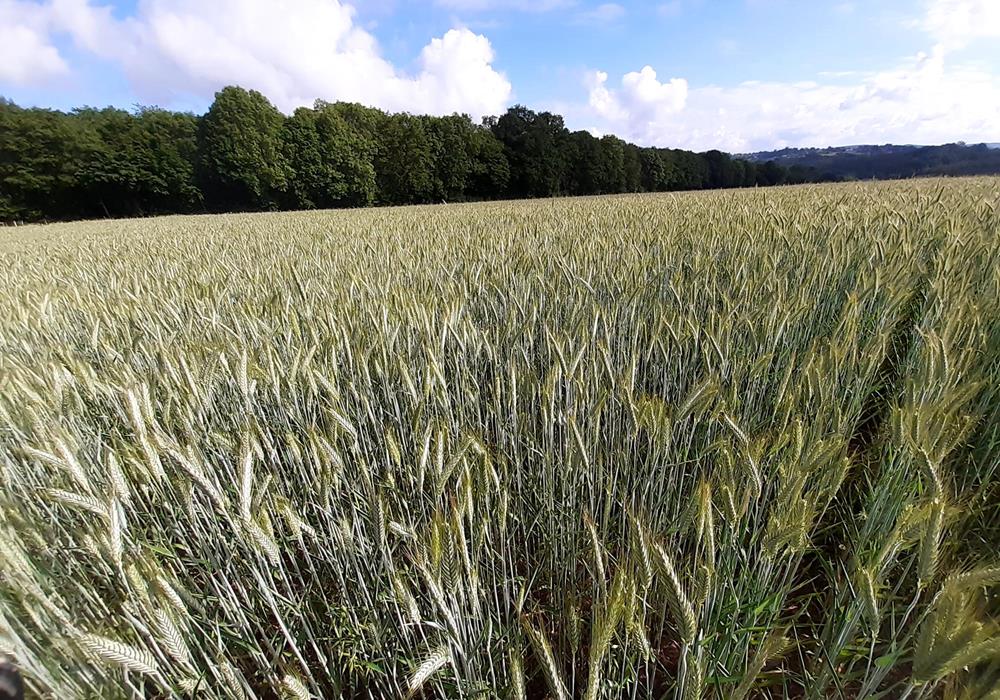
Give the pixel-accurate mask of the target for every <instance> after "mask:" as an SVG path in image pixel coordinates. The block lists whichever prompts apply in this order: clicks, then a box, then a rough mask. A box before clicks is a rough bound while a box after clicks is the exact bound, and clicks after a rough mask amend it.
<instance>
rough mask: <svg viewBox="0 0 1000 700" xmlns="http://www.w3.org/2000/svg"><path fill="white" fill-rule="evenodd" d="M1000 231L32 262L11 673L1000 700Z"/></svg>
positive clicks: (151, 685) (882, 205)
mask: <svg viewBox="0 0 1000 700" xmlns="http://www.w3.org/2000/svg"><path fill="white" fill-rule="evenodd" d="M998 192H1000V181H998V180H996V179H969V180H952V181H921V182H909V183H894V184H884V185H875V184H870V183H868V184H855V185H838V186H826V187H801V188H790V189H783V190H768V191H765V190H744V191H737V192H723V193H706V194H692V195H649V196H621V197H612V198H594V199H576V200H551V201H537V202H510V203H490V204H477V205H449V206H440V207H413V208H405V209H376V210H359V211H340V212H317V213H295V214H254V215H227V216H213V217H167V218H160V219H150V220H134V221H100V222H97V221H95V222H89V223H77V224H66V225H53V226H47V227H19V228H16V229H14V228H9V229H0V652H2V653H6V654H9V655H11V656H12V657H13V658H14V660H15V661H16V662H17V664H18V665H19V666H20V667H21V669H22V671H23V673H24V674H25V677H26V680H27V682H28V684H29V687H30V688H31V689H33V690H34V691H35V692H36V693H38V694H42V695H47V696H51V697H56V698H74V697H116V696H124V697H167V696H170V695H177V696H181V697H199V698H253V697H257V698H273V697H290V698H309V697H323V698H327V697H337V696H338V694H342V695H344V696H347V697H378V698H381V697H387V698H399V697H407V696H410V697H412V696H418V697H463V698H493V697H509V698H540V697H544V696H546V695H547V696H549V697H553V698H557V699H558V700H562V699H564V698H577V697H580V698H618V697H628V698H646V697H656V698H660V697H664V696H666V697H668V698H669V697H677V698H686V699H690V698H748V697H784V696H789V695H792V696H797V697H802V696H805V697H810V698H827V697H841V696H843V697H851V698H854V697H858V698H862V697H901V696H904V695H909V696H910V697H912V698H917V697H931V696H935V697H936V696H939V695H941V694H942V693H945V694H947V695H948V696H950V697H964V698H969V699H970V700H971V699H972V698H980V697H987V696H988V694H989V693H990V692H992V693H994V695H993V696H989V697H997V695H996V694H997V693H1000V635H998V632H997V620H998V619H1000V605H998V601H997V598H996V597H995V595H994V594H995V593H996V591H997V590H998V588H997V587H996V586H995V585H996V584H998V583H1000V556H998V554H997V552H998V550H1000V497H998V495H1000V489H998V486H997V480H996V469H997V467H998V465H1000V434H998V431H1000V394H998V391H1000V364H998V359H1000V194H998Z"/></svg>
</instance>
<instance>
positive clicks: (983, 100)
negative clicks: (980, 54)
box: [568, 0, 1000, 152]
mask: <svg viewBox="0 0 1000 700" xmlns="http://www.w3.org/2000/svg"><path fill="white" fill-rule="evenodd" d="M911 27H912V28H918V29H920V30H922V31H923V32H925V33H926V34H927V36H928V38H929V39H930V41H931V43H932V47H931V48H930V49H929V50H927V51H925V52H921V53H919V54H917V55H916V56H912V57H909V58H906V59H902V60H900V61H899V62H898V63H897V65H895V66H890V67H887V68H884V69H882V70H875V71H870V72H865V73H857V72H848V73H837V72H835V71H834V72H825V73H821V74H818V75H817V76H816V78H817V79H816V80H807V81H800V82H777V81H757V80H750V81H745V82H742V83H739V84H736V85H728V86H718V85H701V86H690V87H689V86H688V83H687V82H686V81H685V80H684V79H682V78H673V79H671V80H669V81H667V82H661V81H660V80H659V79H658V78H657V74H656V71H655V70H654V69H653V68H652V67H650V66H646V67H644V68H643V69H642V70H640V71H638V72H632V73H627V74H625V75H624V76H623V77H622V78H621V84H620V86H616V87H609V79H608V75H607V73H605V72H602V71H595V72H592V73H590V74H588V75H587V76H586V79H585V87H586V89H587V97H588V100H587V105H586V106H585V107H582V106H581V107H579V108H577V109H576V110H574V111H570V114H569V115H568V116H569V118H570V121H571V122H573V123H576V124H579V125H582V126H585V127H587V128H590V129H592V130H594V131H595V132H600V133H606V132H613V133H618V134H619V135H621V136H623V137H625V138H628V139H631V140H633V141H635V142H637V143H641V144H644V145H656V146H672V147H683V148H691V149H695V150H707V149H711V148H719V149H722V150H728V151H731V152H746V151H755V150H765V149H770V148H776V147H782V146H821V145H837V144H853V143H887V142H893V143H928V144H930V143H944V142H949V141H957V140H964V141H969V142H980V141H1000V121H998V120H997V115H998V114H1000V75H998V74H997V72H996V71H995V70H991V69H990V68H989V67H984V66H982V65H981V64H975V63H963V62H962V60H961V50H962V49H963V48H964V47H966V46H968V45H970V44H972V43H974V42H975V41H977V40H980V39H989V38H994V37H1000V0H926V1H925V4H924V14H923V17H922V18H921V19H920V20H919V21H918V22H916V23H913V24H912V25H911Z"/></svg>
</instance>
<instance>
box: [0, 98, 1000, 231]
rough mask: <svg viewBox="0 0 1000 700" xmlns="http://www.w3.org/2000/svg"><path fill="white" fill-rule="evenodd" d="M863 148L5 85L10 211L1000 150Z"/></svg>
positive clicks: (0, 153) (618, 186) (5, 215)
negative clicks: (152, 105) (706, 143)
mask: <svg viewBox="0 0 1000 700" xmlns="http://www.w3.org/2000/svg"><path fill="white" fill-rule="evenodd" d="M868 150H869V151H871V152H870V153H868V152H866V153H864V154H860V155H855V154H852V153H849V154H835V155H836V157H837V158H838V160H837V164H835V165H834V166H832V167H831V168H829V169H826V170H823V171H821V170H820V169H818V168H817V167H816V166H814V165H812V164H811V163H812V162H813V161H811V160H809V159H810V158H812V155H813V154H812V151H810V150H808V149H798V150H794V149H793V150H789V151H787V153H786V152H784V151H783V152H779V154H778V155H779V156H780V157H782V158H787V159H790V162H791V167H790V168H786V167H783V166H782V165H780V164H779V163H778V162H775V161H772V162H766V163H754V162H750V161H746V160H740V159H736V158H733V157H732V156H729V155H728V154H725V153H722V152H721V151H708V152H706V153H703V154H696V153H691V152H690V151H683V150H676V149H665V148H639V147H637V146H634V145H632V144H629V143H626V142H625V141H622V140H621V139H619V138H617V137H614V136H604V137H601V138H596V137H594V136H593V135H591V134H590V133H588V132H586V131H577V132H573V133H570V132H569V131H568V130H567V129H566V127H565V124H564V123H563V119H562V117H560V116H559V115H557V114H551V113H549V112H534V111H532V110H530V109H527V108H526V107H523V106H520V105H516V106H514V107H511V108H510V109H508V110H507V111H506V112H505V113H504V114H502V115H500V116H499V117H488V118H485V119H484V120H483V122H482V124H481V125H476V124H474V123H473V122H472V121H471V120H470V119H469V117H468V116H465V115H451V116H444V117H429V116H413V115H409V114H395V115H390V114H386V113H385V112H383V111H381V110H378V109H374V108H371V107H365V106H363V105H359V104H355V103H345V102H337V103H327V102H323V101H317V102H316V103H315V104H314V106H313V107H312V108H300V109H298V110H296V111H295V112H294V113H293V114H292V115H290V116H288V117H285V116H283V115H282V114H281V113H280V112H279V111H278V110H277V109H275V107H274V106H273V105H271V104H270V103H269V102H268V101H267V99H266V98H265V97H264V96H263V95H261V94H260V93H258V92H254V91H252V90H251V91H248V90H244V89H242V88H238V87H227V88H224V89H223V90H221V91H220V92H218V93H217V94H216V97H215V101H214V102H213V103H212V106H211V108H210V109H209V111H208V113H207V114H206V115H205V116H203V117H196V116H195V115H192V114H180V113H174V112H168V111H164V110H160V109H145V108H143V109H139V110H137V111H135V112H127V111H123V110H120V109H112V108H108V109H100V110H98V109H80V110H76V111H73V112H70V113H64V112H58V111H53V110H45V109H22V108H20V107H17V106H16V105H14V104H13V103H11V102H9V101H5V100H3V99H2V98H0V220H3V221H11V220H14V221H18V220H37V219H44V218H56V219H58V218H74V217H94V216H128V215H145V214H153V213H163V212H189V211H196V210H201V209H203V208H207V209H210V210H215V211H238V210H255V209H273V208H279V207H285V208H292V209H307V208H314V207H343V206H366V205H369V204H372V203H374V202H379V203H384V204H409V203H418V202H432V201H462V200H467V199H495V198H499V197H548V196H553V195H560V194H570V195H577V194H579V195H589V194H601V193H613V192H636V191H650V192H658V191H666V190H685V189H701V188H705V187H739V186H744V187H746V186H754V185H775V184H782V183H786V182H787V183H798V182H813V181H817V180H821V179H837V178H839V177H842V176H841V175H839V174H837V173H838V172H842V171H846V172H849V173H852V174H850V175H847V176H848V177H851V176H853V173H854V172H864V173H866V174H869V176H882V175H883V174H884V173H892V174H895V176H897V177H898V176H900V175H899V173H900V172H901V171H902V172H904V173H908V174H915V173H920V172H929V173H930V172H933V173H950V172H953V171H954V169H955V168H964V169H966V170H968V171H969V172H975V173H985V172H997V171H1000V151H994V150H991V149H988V148H986V147H985V146H983V147H978V148H977V147H968V146H965V145H962V144H952V145H949V146H941V147H933V148H917V147H877V148H873V149H868ZM846 158H853V159H855V160H854V161H852V162H857V163H862V164H863V167H854V166H852V165H851V164H849V163H848V164H845V163H846V162H847V161H845V160H844V159H846ZM797 159H799V160H797ZM876 159H879V160H877V161H876ZM850 168H853V169H852V170H848V169H850ZM870 173H874V174H870Z"/></svg>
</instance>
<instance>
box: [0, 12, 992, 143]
mask: <svg viewBox="0 0 1000 700" xmlns="http://www.w3.org/2000/svg"><path fill="white" fill-rule="evenodd" d="M230 83H237V84H242V85H245V86H246V87H253V88H257V89H259V90H261V91H262V92H264V93H265V94H266V95H268V97H270V98H271V99H272V101H274V102H275V104H276V105H278V107H279V108H281V109H282V110H284V111H291V110H292V109H294V108H295V107H296V106H298V105H302V104H309V103H311V102H312V100H313V99H315V98H323V99H326V100H337V99H348V100H356V101H360V102H364V103H366V104H372V105H375V106H379V107H383V108H386V109H390V110H407V111H413V112H431V113H449V112H452V111H463V112H468V113H470V114H472V115H473V116H475V117H476V118H478V117H480V116H482V115H483V114H490V113H497V112H499V111H502V110H503V109H504V108H506V107H507V106H508V105H510V104H513V103H515V102H520V103H523V104H526V105H528V106H529V107H532V108H535V109H550V110H553V111H557V112H559V113H561V114H563V115H564V116H565V117H566V120H567V124H568V125H569V126H570V127H571V128H575V129H589V130H591V131H593V132H595V133H616V134H619V135H621V136H623V137H625V138H628V139H629V140H632V141H635V142H638V143H641V144H650V145H661V146H678V147H686V148H695V149H698V150H702V149H707V148H713V147H718V148H722V149H724V150H729V151H734V152H742V151H749V150H760V149H765V148H775V147H782V146H788V145H792V146H804V145H807V146H822V145H834V144H844V143H859V142H878V143H884V142H907V143H939V142H945V141H954V140H966V141H1000V118H998V116H997V115H1000V0H879V1H878V2H872V1H869V2H863V1H862V0H856V1H850V0H808V1H807V0H660V1H658V2H657V1H654V2H627V1H625V0H621V1H620V2H617V3H613V2H603V3H602V2H592V1H590V0H428V1H427V2H413V1H410V2H404V1H403V0H369V1H368V2H360V1H359V2H356V3H354V4H351V3H348V2H344V1H342V0H284V1H283V2H272V1H270V0H213V1H212V2H210V3H209V2H206V1H203V0H110V1H108V0H105V1H104V2H100V1H99V0H0V95H4V96H6V97H8V98H11V99H13V100H15V101H16V102H18V103H20V104H30V105H39V106H50V107H56V108H60V109H68V108H71V107H74V106H78V105H83V104H88V105H105V104H114V105H118V106H123V107H128V106H131V105H133V104H136V103H143V104H159V105H161V106H165V107H170V108H176V109H187V110H193V111H198V112H200V111H204V109H206V108H207V106H208V105H209V104H210V102H211V99H212V94H213V93H214V91H215V90H217V89H218V88H220V87H222V86H223V85H225V84H230Z"/></svg>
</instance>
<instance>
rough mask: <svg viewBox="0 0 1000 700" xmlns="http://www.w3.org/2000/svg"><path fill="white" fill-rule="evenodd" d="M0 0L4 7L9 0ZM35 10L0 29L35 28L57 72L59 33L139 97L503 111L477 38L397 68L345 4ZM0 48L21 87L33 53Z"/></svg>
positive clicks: (59, 1) (66, 5)
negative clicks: (121, 13) (234, 96)
mask: <svg viewBox="0 0 1000 700" xmlns="http://www.w3.org/2000/svg"><path fill="white" fill-rule="evenodd" d="M0 3H6V4H4V5H0V8H3V7H6V5H8V4H10V0H0ZM34 8H35V14H36V15H37V16H38V17H40V19H37V18H36V19H35V20H34V24H31V23H29V22H28V21H27V19H25V17H20V16H18V17H15V21H14V22H13V23H11V22H5V23H4V24H5V27H6V28H5V29H4V30H3V31H4V33H7V32H9V31H10V29H11V27H13V29H14V30H17V31H23V30H25V29H27V30H32V28H33V27H35V29H34V31H35V34H36V36H37V38H38V41H40V42H41V43H42V44H43V45H44V46H46V47H48V48H49V49H51V51H52V52H54V53H52V54H51V56H50V59H49V60H50V63H51V66H50V68H49V72H50V73H51V72H58V67H59V65H60V62H61V64H62V66H63V67H65V61H64V59H63V58H62V57H61V56H59V53H58V51H56V50H55V48H54V46H53V44H52V43H51V38H52V36H53V35H55V34H57V33H61V34H65V35H67V36H69V37H70V38H71V39H72V40H73V42H74V43H75V45H76V46H77V47H78V48H80V49H82V50H84V51H87V52H90V53H93V54H94V55H96V56H99V57H101V58H103V59H106V60H108V61H111V62H113V63H115V64H117V65H119V66H120V67H121V69H122V70H123V71H124V73H125V75H126V76H127V77H128V79H129V81H130V83H131V85H132V86H133V89H134V90H135V92H136V93H137V95H138V96H139V97H140V98H141V99H143V100H146V101H154V102H162V103H169V102H170V101H171V99H172V98H173V97H175V96H178V95H197V96H208V95H211V94H212V92H214V91H215V90H217V89H219V88H220V87H222V86H223V85H226V84H239V85H243V86H244V87H248V88H255V89H257V90H260V91H261V92H263V93H264V94H265V95H267V96H268V97H269V98H270V99H271V100H272V101H274V103H275V104H276V105H277V106H278V107H280V108H281V109H283V110H285V111H290V110H292V109H294V108H295V107H297V106H300V105H307V104H311V103H312V101H313V100H314V99H316V98H322V99H326V100H349V101H357V102H362V103H364V104H368V105H373V106H377V107H382V108H385V109H390V110H407V111H412V112H422V113H423V112H426V113H434V114H444V113H450V112H453V111H462V112H468V113H470V114H472V115H473V116H474V117H478V116H481V115H483V114H491V113H495V112H497V111H500V110H502V109H503V108H504V107H505V106H506V105H507V103H508V102H509V100H510V97H511V85H510V82H509V81H508V80H507V78H506V77H505V76H504V75H503V73H501V72H499V71H498V70H497V69H496V68H494V66H493V61H494V52H493V48H492V46H491V45H490V42H489V40H488V39H487V38H486V37H485V36H482V35H479V34H475V33H473V32H472V31H470V30H468V29H453V30H450V31H448V32H447V33H446V34H445V35H444V36H442V37H439V38H435V39H432V40H431V41H430V43H429V44H428V45H427V46H426V47H424V49H423V51H422V52H421V54H420V57H419V60H418V69H417V70H416V71H415V72H413V73H406V72H403V71H401V70H399V69H398V68H397V67H396V66H394V65H393V64H392V63H391V62H389V61H388V60H386V59H385V58H384V57H383V56H382V55H381V53H380V51H379V47H378V43H377V41H376V40H375V38H374V37H373V36H372V35H371V34H370V33H368V32H367V31H365V30H364V29H363V28H361V27H360V26H358V25H357V23H356V22H355V16H354V9H353V7H351V6H350V5H348V4H346V3H343V2H340V0H284V1H283V2H280V3H277V2H271V1H270V0H212V2H205V1H204V0H145V1H144V2H141V3H139V5H138V9H137V12H136V14H135V15H132V16H130V17H127V18H125V19H121V20H119V19H115V18H114V17H113V16H112V14H111V12H110V8H108V7H104V6H99V5H95V4H93V3H92V2H90V1H89V0H47V1H46V2H44V3H41V4H37V5H34ZM2 16H3V15H2V14H0V17H2ZM28 19H30V18H28ZM2 51H4V52H6V54H9V55H8V56H7V58H8V60H6V61H4V64H6V68H5V69H0V70H6V71H7V73H10V74H12V75H19V74H24V75H25V76H26V80H28V81H30V80H32V77H31V76H32V75H34V74H36V73H37V69H36V68H33V67H32V66H33V63H37V61H38V60H39V59H38V57H37V56H38V55H39V54H36V53H32V52H28V51H23V50H21V49H19V48H16V47H15V49H13V50H12V49H11V48H10V46H9V42H8V43H7V45H6V46H5V47H4V49H2ZM2 55H3V54H0V56H2ZM41 55H44V53H43V54H41ZM11 66H13V68H11ZM3 75H4V74H3V73H0V77H2V76H3Z"/></svg>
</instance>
